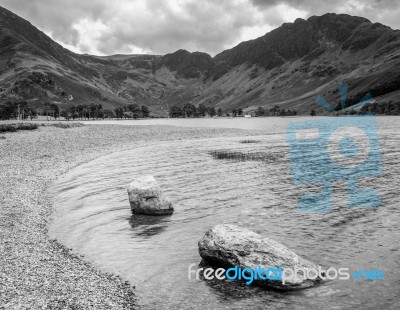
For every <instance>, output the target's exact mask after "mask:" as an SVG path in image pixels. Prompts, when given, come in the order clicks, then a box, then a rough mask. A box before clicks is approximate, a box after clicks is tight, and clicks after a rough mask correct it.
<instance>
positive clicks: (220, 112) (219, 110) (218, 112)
mask: <svg viewBox="0 0 400 310" xmlns="http://www.w3.org/2000/svg"><path fill="white" fill-rule="evenodd" d="M217 114H218V116H219V117H221V116H222V109H221V108H218V111H217Z"/></svg>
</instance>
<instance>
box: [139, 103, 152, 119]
mask: <svg viewBox="0 0 400 310" xmlns="http://www.w3.org/2000/svg"><path fill="white" fill-rule="evenodd" d="M141 112H142V116H143V117H144V118H147V117H149V116H150V109H149V107H148V106H147V105H142V107H141Z"/></svg>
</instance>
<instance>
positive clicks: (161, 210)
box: [128, 175, 174, 215]
mask: <svg viewBox="0 0 400 310" xmlns="http://www.w3.org/2000/svg"><path fill="white" fill-rule="evenodd" d="M128 196H129V203H130V205H131V209H132V212H133V213H138V214H148V215H164V214H171V213H172V212H174V208H173V206H172V203H171V202H170V201H169V200H168V198H167V197H166V196H165V195H164V194H163V192H162V190H161V188H160V186H159V185H158V184H157V181H156V180H155V179H154V177H153V176H150V175H149V176H143V177H140V178H138V179H136V180H134V181H133V182H132V183H131V184H129V187H128Z"/></svg>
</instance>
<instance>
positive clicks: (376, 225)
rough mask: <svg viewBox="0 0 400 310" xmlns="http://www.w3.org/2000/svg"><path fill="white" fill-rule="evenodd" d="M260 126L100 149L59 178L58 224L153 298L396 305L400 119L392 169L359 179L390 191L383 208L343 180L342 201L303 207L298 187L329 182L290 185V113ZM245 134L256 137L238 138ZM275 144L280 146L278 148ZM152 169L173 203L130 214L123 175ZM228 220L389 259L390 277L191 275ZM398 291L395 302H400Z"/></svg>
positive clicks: (385, 140)
mask: <svg viewBox="0 0 400 310" xmlns="http://www.w3.org/2000/svg"><path fill="white" fill-rule="evenodd" d="M280 122H281V123H280V125H279V126H278V125H277V123H276V120H274V122H273V124H272V125H270V127H269V128H268V125H265V128H266V134H265V135H260V136H256V137H251V138H248V137H246V138H243V137H238V138H226V139H223V138H218V139H207V140H201V141H200V140H195V141H178V142H174V143H160V144H158V145H153V146H148V147H143V148H137V149H135V150H131V151H125V152H121V153H118V154H115V155H112V156H108V157H104V158H99V159H97V160H95V161H92V162H90V163H88V164H85V165H82V166H80V167H78V168H76V169H74V170H72V171H71V172H70V173H68V174H67V175H65V176H64V177H62V178H61V179H59V180H58V182H57V184H56V185H55V187H54V191H55V199H54V202H55V203H54V204H55V209H56V219H55V221H54V223H53V225H52V227H51V232H50V233H51V235H52V236H53V237H56V238H57V239H59V240H60V241H61V242H62V243H64V244H66V245H67V246H68V247H70V248H73V249H74V250H76V251H78V252H80V253H82V254H83V255H85V258H86V259H87V260H89V261H91V262H92V263H93V264H95V265H97V266H99V267H100V268H102V269H104V270H106V271H111V272H114V273H116V274H119V275H121V276H122V277H123V278H124V279H126V280H129V281H130V282H131V283H132V284H134V285H136V288H137V292H138V296H139V302H140V304H141V305H142V307H143V308H144V309H232V308H234V309H240V308H242V309H261V308H262V309H264V308H273V309H285V308H291V309H293V308H294V309H339V308H354V309H369V308H370V309H374V308H377V307H378V306H384V307H385V308H388V309H389V308H390V307H392V308H393V309H395V308H396V309H397V308H398V305H399V302H398V296H399V294H400V288H399V287H400V271H399V270H400V269H399V268H400V261H399V248H400V247H399V240H400V238H399V236H400V229H399V226H398V223H399V222H400V211H399V208H398V203H399V200H400V199H399V195H398V190H397V188H398V187H399V185H400V184H399V183H400V178H399V177H398V175H399V173H400V164H399V162H398V158H399V155H400V154H399V142H398V141H399V138H400V137H399V134H397V133H396V131H398V129H397V128H398V126H397V123H398V119H397V118H385V119H384V121H382V119H381V120H380V128H379V130H380V144H381V145H380V147H381V152H382V161H383V176H382V177H379V178H375V177H374V178H370V179H368V178H367V179H366V180H363V181H362V182H361V185H362V186H368V187H372V188H374V189H375V190H377V191H379V192H380V194H381V196H382V206H381V207H380V208H378V209H349V208H347V206H346V205H345V201H346V190H345V184H344V183H343V182H336V183H335V184H334V210H333V212H330V213H302V212H299V210H298V208H297V201H298V198H299V197H301V196H303V195H304V194H307V193H310V192H317V191H318V190H320V186H319V185H318V184H316V185H315V186H313V187H308V186H295V185H293V182H292V179H291V175H290V164H289V158H288V146H287V139H286V134H285V132H284V129H285V126H286V123H287V120H285V119H280ZM244 139H249V140H257V141H259V142H258V143H241V141H243V140H244ZM215 150H230V151H231V152H237V153H243V154H247V153H265V154H271V160H269V161H253V160H245V161H237V160H233V161H232V160H225V159H219V160H217V159H215V158H214V157H213V156H212V155H210V152H211V151H215ZM272 155H273V156H272ZM143 174H152V175H154V176H155V178H156V179H157V180H158V182H159V183H160V185H161V187H162V188H163V189H164V192H165V193H166V195H168V196H169V198H170V199H171V200H172V201H173V202H174V206H175V213H174V214H172V215H169V216H162V217H148V216H143V215H132V214H131V211H130V206H129V201H128V195H127V192H126V187H127V185H128V183H129V182H130V181H131V180H132V179H134V178H136V177H137V176H140V175H143ZM220 223H227V224H235V225H239V226H243V227H246V228H248V229H251V230H253V231H255V232H257V233H260V234H262V235H264V236H267V237H270V238H273V239H275V240H276V241H279V242H282V243H283V244H285V245H287V246H288V247H290V248H292V249H293V250H295V251H296V252H297V253H298V254H300V255H303V256H305V257H306V258H309V259H311V260H313V261H315V262H318V263H320V264H323V265H332V266H335V267H349V268H350V269H351V270H359V269H372V268H375V269H381V270H382V271H383V272H384V278H385V279H384V281H381V282H373V281H356V280H349V281H331V282H328V283H326V284H324V285H322V286H319V287H316V288H312V289H308V290H303V291H297V292H277V291H273V290H266V289H262V288H258V287H253V286H252V287H248V286H246V285H243V283H237V282H230V281H217V280H216V281H195V280H191V281H189V280H188V267H189V265H190V264H193V263H196V264H198V263H200V261H201V259H200V256H199V254H198V249H197V242H198V240H199V239H200V238H201V237H202V235H203V234H204V232H205V231H206V230H207V229H209V228H210V227H211V226H213V225H215V224H220ZM396 303H397V305H396Z"/></svg>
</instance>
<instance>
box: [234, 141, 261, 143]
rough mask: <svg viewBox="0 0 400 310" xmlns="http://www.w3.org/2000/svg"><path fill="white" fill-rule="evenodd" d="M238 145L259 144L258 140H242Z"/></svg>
mask: <svg viewBox="0 0 400 310" xmlns="http://www.w3.org/2000/svg"><path fill="white" fill-rule="evenodd" d="M239 142H240V143H260V142H261V141H260V140H242V141H239Z"/></svg>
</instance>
